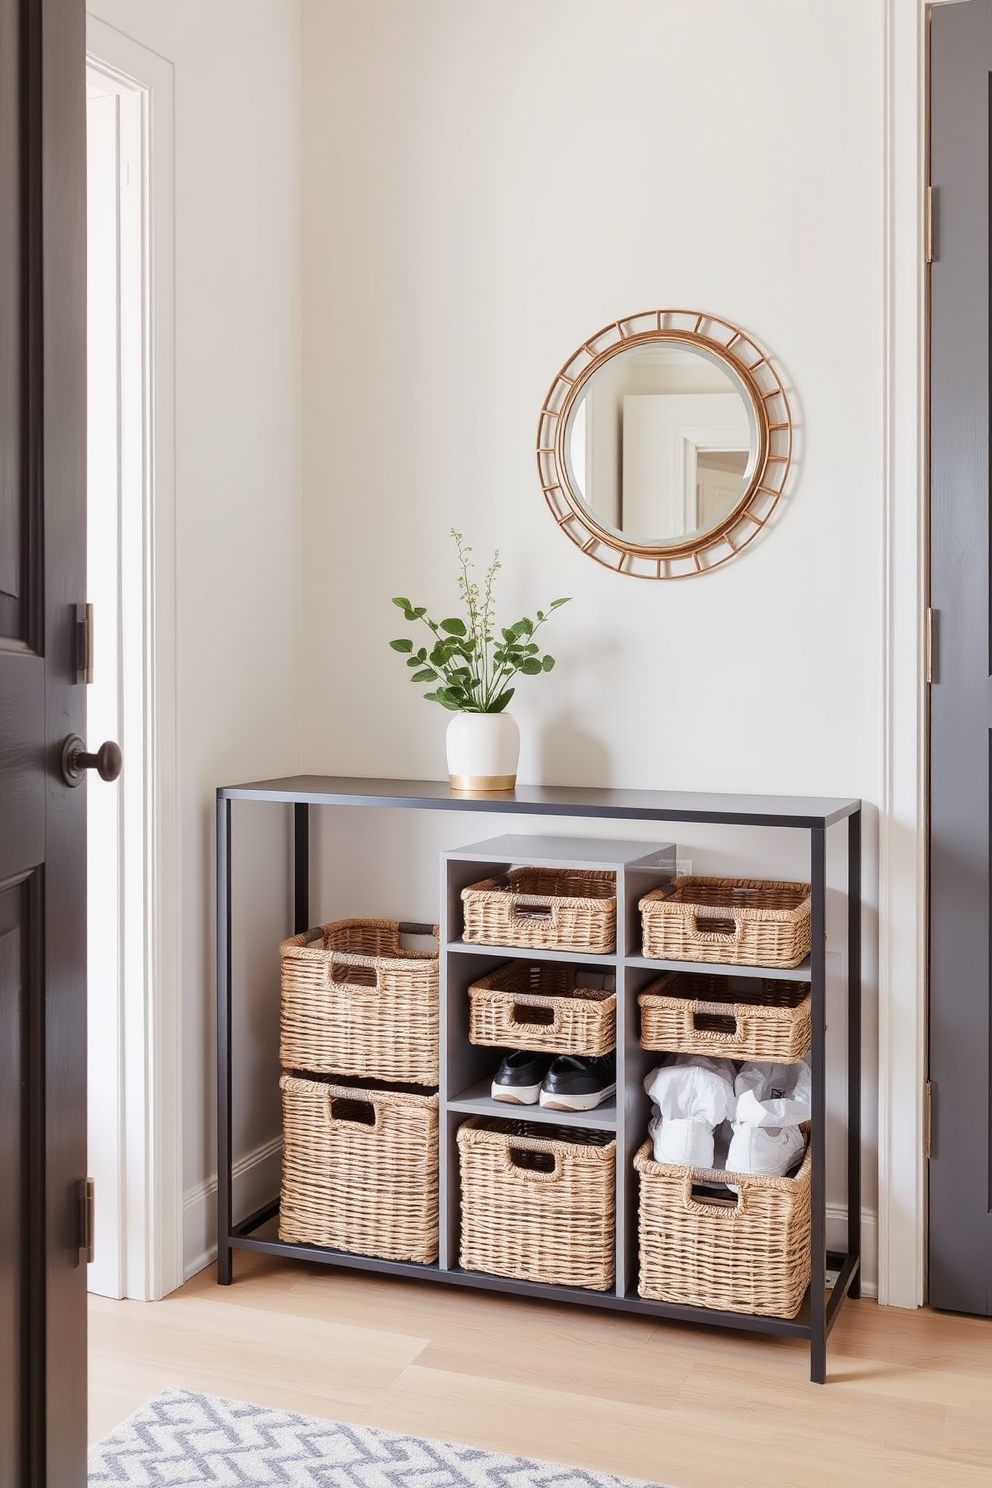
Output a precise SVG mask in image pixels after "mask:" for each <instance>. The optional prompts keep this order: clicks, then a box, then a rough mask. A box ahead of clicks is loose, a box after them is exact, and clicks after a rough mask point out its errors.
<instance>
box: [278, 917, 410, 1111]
mask: <svg viewBox="0 0 992 1488" xmlns="http://www.w3.org/2000/svg"><path fill="white" fill-rule="evenodd" d="M437 933H438V931H437V926H436V925H414V924H405V923H403V922H401V921H397V920H358V919H353V920H335V921H334V922H333V923H332V924H330V925H318V926H317V928H316V929H314V930H308V931H307V932H306V934H305V935H294V936H293V937H292V939H290V940H286V941H283V943H282V945H281V946H280V947H279V955H280V958H281V961H282V1018H281V1027H280V1032H281V1037H280V1046H279V1060H280V1063H281V1064H282V1066H283V1068H284V1069H296V1070H308V1071H313V1072H314V1073H315V1074H334V1075H359V1076H362V1077H364V1078H366V1079H370V1080H394V1081H410V1082H412V1083H413V1084H417V1085H436V1084H437V1083H438V1079H439V1073H438V1021H439V1014H438V952H437V951H410V950H406V949H404V948H403V947H402V946H401V945H400V936H401V935H433V936H434V938H435V939H436V938H437Z"/></svg>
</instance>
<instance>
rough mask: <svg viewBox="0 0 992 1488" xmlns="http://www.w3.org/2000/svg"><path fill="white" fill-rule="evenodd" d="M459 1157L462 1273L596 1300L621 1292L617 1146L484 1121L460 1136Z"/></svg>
mask: <svg viewBox="0 0 992 1488" xmlns="http://www.w3.org/2000/svg"><path fill="white" fill-rule="evenodd" d="M458 1157H459V1167H460V1172H461V1191H462V1193H461V1221H462V1222H461V1247H460V1263H461V1265H462V1267H463V1269H464V1270H466V1271H485V1272H488V1273H489V1274H490V1275H492V1276H512V1277H515V1278H517V1279H518V1280H521V1281H541V1282H546V1283H548V1284H549V1285H551V1286H567V1287H586V1288H589V1289H590V1290H591V1291H598V1292H604V1291H606V1290H608V1288H610V1287H611V1286H612V1285H613V1278H614V1271H615V1217H614V1193H615V1180H616V1141H615V1140H614V1138H613V1137H611V1136H609V1135H608V1134H607V1133H606V1132H595V1131H579V1130H575V1129H573V1128H572V1127H558V1126H546V1127H545V1126H541V1125H540V1124H539V1123H538V1122H529V1121H520V1122H502V1123H500V1122H496V1121H491V1120H489V1119H488V1118H486V1117H480V1116H476V1117H473V1118H472V1119H471V1120H469V1121H466V1122H465V1123H464V1124H463V1125H462V1126H460V1127H459V1129H458Z"/></svg>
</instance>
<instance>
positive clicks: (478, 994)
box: [468, 961, 617, 1058]
mask: <svg viewBox="0 0 992 1488" xmlns="http://www.w3.org/2000/svg"><path fill="white" fill-rule="evenodd" d="M579 974H580V973H579V972H577V970H576V968H575V967H574V966H561V965H559V964H558V963H557V962H555V961H513V962H511V963H510V964H509V965H508V966H501V967H499V969H498V970H497V971H494V972H493V973H492V975H491V976H487V977H481V978H480V979H479V981H477V982H474V983H473V984H472V986H471V987H469V989H468V995H469V999H470V1004H471V1013H470V1018H469V1030H468V1036H469V1040H470V1042H471V1043H473V1044H490V1045H494V1046H495V1047H497V1048H503V1049H533V1050H534V1051H535V1052H536V1053H542V1052H547V1053H549V1054H584V1055H586V1056H587V1057H589V1058H593V1057H595V1056H597V1055H600V1054H608V1053H609V1052H610V1050H611V1049H614V1048H615V1047H616V1017H617V997H616V992H615V991H613V990H612V989H603V988H596V987H582V986H577V985H576V977H577V976H578V975H579ZM601 980H602V979H601Z"/></svg>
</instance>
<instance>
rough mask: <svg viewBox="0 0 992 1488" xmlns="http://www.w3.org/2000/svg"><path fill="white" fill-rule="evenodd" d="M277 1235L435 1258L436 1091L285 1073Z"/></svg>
mask: <svg viewBox="0 0 992 1488" xmlns="http://www.w3.org/2000/svg"><path fill="white" fill-rule="evenodd" d="M279 1085H280V1088H281V1090H282V1112H283V1137H284V1144H283V1154H282V1197H281V1200H280V1206H279V1239H280V1240H288V1241H290V1242H293V1243H296V1244H309V1245H326V1246H329V1247H331V1248H332V1249H334V1250H347V1251H351V1252H353V1253H354V1254H355V1255H367V1256H381V1257H383V1258H384V1259H385V1260H389V1261H422V1262H423V1263H424V1264H425V1265H426V1264H429V1263H430V1262H431V1261H435V1260H436V1259H437V1249H438V1245H437V1240H438V1143H437V1127H438V1116H437V1111H438V1098H437V1096H436V1095H414V1094H410V1093H408V1092H405V1091H396V1090H386V1091H383V1090H372V1089H366V1088H364V1087H362V1086H350V1085H331V1084H326V1083H325V1082H324V1081H322V1080H303V1079H299V1078H297V1077H296V1076H293V1075H283V1077H282V1079H281V1080H280V1081H279Z"/></svg>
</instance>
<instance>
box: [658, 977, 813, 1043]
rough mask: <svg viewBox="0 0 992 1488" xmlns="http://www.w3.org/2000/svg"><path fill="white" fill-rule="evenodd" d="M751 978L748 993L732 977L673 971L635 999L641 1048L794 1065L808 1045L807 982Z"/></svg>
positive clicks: (741, 979)
mask: <svg viewBox="0 0 992 1488" xmlns="http://www.w3.org/2000/svg"><path fill="white" fill-rule="evenodd" d="M738 980H739V981H743V980H745V979H744V978H743V977H741V978H739V979H738ZM747 980H748V982H749V983H750V982H753V986H750V985H749V986H748V988H747V990H746V991H745V990H742V989H741V988H740V987H734V985H733V983H732V981H731V979H730V977H726V976H715V975H713V974H712V973H705V972H698V971H689V972H686V971H670V972H667V973H666V974H665V975H664V976H662V977H659V978H658V980H657V981H656V982H652V983H651V985H650V986H649V987H646V988H645V989H644V991H643V992H642V993H641V994H640V996H639V997H638V999H637V1001H638V1003H639V1004H640V1008H641V1047H642V1048H644V1049H665V1050H667V1051H668V1052H670V1053H673V1054H711V1055H713V1056H714V1057H719V1058H726V1059H767V1060H769V1061H771V1062H773V1063H779V1064H794V1063H795V1062H796V1060H797V1059H801V1058H802V1057H803V1055H804V1054H805V1053H806V1051H807V1049H808V1048H809V1046H810V989H809V985H808V983H806V982H787V981H781V980H779V979H777V978H772V977H766V978H760V977H749V978H747Z"/></svg>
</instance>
